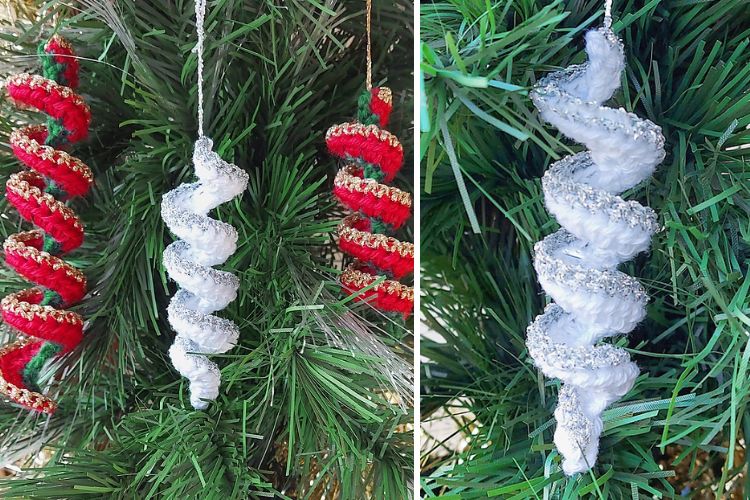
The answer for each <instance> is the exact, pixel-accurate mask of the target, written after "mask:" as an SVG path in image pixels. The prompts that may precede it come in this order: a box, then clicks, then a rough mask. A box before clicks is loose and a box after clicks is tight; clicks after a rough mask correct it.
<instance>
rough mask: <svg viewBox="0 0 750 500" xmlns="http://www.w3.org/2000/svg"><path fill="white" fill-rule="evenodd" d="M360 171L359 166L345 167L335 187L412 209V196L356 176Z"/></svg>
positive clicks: (340, 172)
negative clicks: (388, 199) (384, 198)
mask: <svg viewBox="0 0 750 500" xmlns="http://www.w3.org/2000/svg"><path fill="white" fill-rule="evenodd" d="M358 170H359V167H358V166H357V165H347V166H345V167H344V168H342V169H341V170H339V171H338V173H337V174H336V178H335V179H334V180H333V185H334V186H336V187H337V188H343V189H346V190H347V191H350V192H357V193H360V194H371V195H373V196H375V197H376V198H383V197H386V198H390V200H391V201H393V202H396V203H400V204H401V205H404V206H406V207H411V194H409V193H407V192H406V191H401V190H400V189H398V188H395V187H392V186H386V185H385V184H381V183H379V182H378V181H376V180H375V179H363V178H362V177H359V176H358V175H356V174H357V171H358Z"/></svg>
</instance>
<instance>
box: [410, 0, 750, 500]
mask: <svg viewBox="0 0 750 500" xmlns="http://www.w3.org/2000/svg"><path fill="white" fill-rule="evenodd" d="M603 3H604V2H603V1H598V0H555V1H540V0H497V1H494V2H485V1H480V0H465V1H447V2H444V1H431V2H430V1H425V2H423V3H422V6H421V30H422V33H421V41H422V64H421V69H422V72H423V74H424V78H425V82H424V83H425V89H426V100H425V107H424V110H423V119H422V122H423V123H425V118H428V119H429V127H423V129H424V130H423V133H422V142H421V144H422V147H421V151H420V153H421V157H422V176H423V186H424V187H423V189H424V190H423V192H422V222H421V224H422V226H421V227H422V230H421V234H422V241H421V244H422V266H423V281H422V293H423V298H422V314H423V316H424V321H425V323H426V324H427V325H428V326H429V327H430V328H431V329H432V330H434V332H436V333H437V334H439V336H440V337H442V338H439V337H434V336H433V337H434V339H433V340H429V339H424V340H423V341H422V352H421V354H422V355H423V356H425V357H427V358H428V359H429V360H430V362H429V363H427V364H425V365H424V366H423V370H422V385H423V387H422V390H423V393H424V396H423V397H422V400H421V404H422V415H423V419H425V420H426V421H428V422H429V421H430V420H431V419H439V418H442V417H440V415H445V413H446V411H447V412H449V413H453V414H454V416H453V417H451V418H453V419H454V420H455V421H456V424H457V430H456V432H457V433H458V434H461V435H462V436H463V437H464V438H465V440H466V441H467V442H468V444H467V445H466V447H465V448H464V449H463V450H460V451H457V450H456V449H455V447H452V446H448V445H447V440H446V439H445V438H444V437H439V438H436V439H433V440H432V441H431V442H430V446H429V447H428V449H427V450H426V451H425V452H424V454H423V457H422V462H423V480H422V485H421V486H422V488H423V492H424V494H425V495H426V496H427V497H438V496H441V497H443V498H451V499H457V498H462V499H468V498H486V497H499V498H513V499H528V498H576V497H585V496H594V497H598V498H607V499H617V498H638V497H639V496H642V497H643V498H646V497H649V498H651V497H656V498H662V497H673V496H679V495H681V494H683V495H686V496H694V497H696V498H715V497H724V496H727V497H728V496H729V495H730V494H731V495H742V490H743V488H744V490H745V491H746V492H747V491H750V489H748V488H746V487H745V485H744V484H743V483H744V482H745V481H747V479H746V476H744V475H743V472H746V470H747V469H746V468H747V464H746V460H747V459H746V455H745V454H744V446H745V439H746V433H748V432H750V420H749V419H748V408H747V404H748V394H750V387H749V384H748V380H750V378H749V377H748V359H749V358H750V349H748V325H750V320H749V319H748V316H747V313H748V309H749V308H748V298H747V296H748V288H750V277H748V273H747V267H748V256H749V255H750V254H749V252H748V250H749V247H748V243H749V242H750V217H749V211H750V205H749V204H748V202H749V201H750V190H749V189H748V182H747V181H748V176H749V175H750V169H749V168H748V165H747V163H746V155H745V152H746V149H744V145H745V144H748V143H750V133H749V132H748V130H747V126H748V124H749V123H750V94H749V93H748V89H749V88H750V87H749V85H750V51H748V50H747V48H748V44H749V43H750V40H748V37H749V36H750V4H748V3H747V2H746V1H744V0H722V1H718V0H707V1H693V0H643V1H635V0H622V1H618V0H615V2H614V13H615V16H614V17H615V23H614V30H615V31H616V32H617V33H618V34H619V36H620V37H622V39H623V41H624V43H625V52H626V57H627V69H626V72H625V74H624V75H623V88H622V90H620V91H619V92H618V93H617V94H616V96H615V99H614V101H613V105H615V106H622V107H624V108H626V109H628V110H632V111H634V112H636V113H637V114H639V115H640V116H643V117H647V118H648V119H650V120H652V121H654V122H656V123H657V124H659V125H661V127H662V129H663V132H664V134H665V136H666V139H667V158H666V160H665V161H664V163H663V164H662V165H661V166H660V167H659V168H658V170H657V172H656V175H655V177H654V178H653V179H652V180H651V181H649V182H647V183H645V184H644V185H641V186H639V187H637V188H635V189H633V190H632V191H631V192H629V193H626V196H628V197H630V198H634V199H638V200H640V201H641V202H643V203H644V204H646V205H649V206H651V207H653V208H654V209H655V210H656V211H657V213H658V214H659V218H660V221H661V222H662V224H663V225H664V229H663V230H662V231H661V232H660V233H659V234H657V235H656V237H655V238H654V241H653V245H652V250H651V252H650V253H649V254H647V255H641V256H639V257H638V258H637V259H636V260H635V261H634V262H632V263H629V264H627V265H626V266H625V267H624V269H625V271H626V272H627V273H628V274H631V275H634V276H637V277H639V279H640V280H641V281H642V283H643V284H644V285H645V286H646V288H647V290H648V293H649V295H650V296H651V298H652V300H651V303H650V305H649V308H648V318H647V319H646V320H645V321H644V322H643V323H642V324H641V325H640V326H639V327H638V328H637V329H636V330H635V331H634V332H632V333H631V334H630V335H629V337H628V338H627V339H625V338H623V339H616V342H617V343H618V344H619V345H623V346H627V347H628V348H629V350H630V352H631V354H632V355H633V357H634V359H635V361H636V362H637V363H638V365H639V366H640V367H641V369H642V376H641V377H640V378H639V379H638V381H637V383H636V386H635V388H634V389H633V390H632V391H631V392H630V393H629V394H628V395H627V396H626V397H625V398H623V400H622V401H620V402H619V403H617V404H616V405H614V406H613V407H612V408H611V409H610V410H608V411H607V412H606V413H605V424H606V427H605V431H604V434H603V438H602V441H601V451H600V456H599V461H598V464H597V465H596V467H595V468H594V469H593V470H592V471H591V473H590V474H588V475H579V476H577V477H572V478H569V479H566V478H565V477H564V476H563V474H562V472H560V470H559V466H558V465H559V456H557V454H556V452H555V451H554V446H553V443H552V432H553V422H552V421H551V416H552V410H553V408H554V406H555V403H556V400H557V397H556V393H557V390H558V388H559V382H557V381H550V380H545V379H544V378H543V377H542V375H541V374H540V373H539V372H538V371H537V370H536V369H535V368H534V367H533V365H532V363H531V361H530V359H529V358H528V355H527V353H526V350H525V346H524V337H525V329H526V326H527V325H528V324H529V322H530V321H531V320H532V319H533V318H534V316H535V315H537V314H539V313H540V312H541V311H542V309H543V307H544V304H545V302H546V299H545V297H544V295H543V293H542V291H541V289H540V288H539V286H538V284H537V282H536V278H535V275H534V272H533V269H532V266H531V250H532V246H533V244H534V243H535V242H536V241H538V240H539V239H541V238H542V237H543V236H544V235H546V234H549V233H551V232H553V231H554V230H555V229H556V228H557V227H558V226H557V224H556V223H555V222H554V220H551V218H550V216H549V215H548V214H547V212H546V210H545V208H544V206H543V202H542V196H541V190H540V182H539V178H540V177H541V175H542V173H543V172H544V170H545V169H546V168H547V167H548V166H549V164H550V163H551V162H552V161H554V160H556V159H558V158H561V157H562V156H564V155H566V154H568V153H569V152H571V151H575V150H578V149H579V148H580V146H578V145H574V144H571V143H569V142H568V141H565V140H562V139H561V137H560V136H559V135H558V133H557V131H556V130H555V129H553V128H551V127H548V126H545V125H544V124H542V123H540V121H539V118H538V117H537V114H536V112H535V110H534V108H533V105H532V104H531V102H530V100H529V98H528V96H527V90H528V89H529V88H530V87H531V86H532V85H533V83H534V82H535V81H536V80H537V79H538V78H539V77H541V76H542V75H545V74H547V73H548V72H550V71H553V70H555V69H557V68H560V67H565V66H568V65H570V64H572V63H580V62H582V61H583V59H584V57H585V55H584V53H583V50H582V49H583V34H584V32H585V31H586V30H587V29H589V28H590V27H596V26H598V25H599V24H600V23H601V20H602V8H603ZM452 150H455V161H452V160H451V153H452ZM730 450H731V451H730ZM676 471H678V472H679V477H675V475H676V474H677V472H676ZM745 494H747V493H745ZM735 498H740V496H735Z"/></svg>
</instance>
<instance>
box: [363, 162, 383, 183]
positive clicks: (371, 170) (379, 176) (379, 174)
mask: <svg viewBox="0 0 750 500" xmlns="http://www.w3.org/2000/svg"><path fill="white" fill-rule="evenodd" d="M361 163H362V170H363V171H364V176H365V178H367V179H375V180H376V181H378V182H380V181H382V180H383V179H384V178H385V174H384V173H383V171H382V170H380V167H378V166H377V165H373V164H372V163H365V162H361Z"/></svg>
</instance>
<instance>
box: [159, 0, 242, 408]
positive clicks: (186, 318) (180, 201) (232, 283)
mask: <svg viewBox="0 0 750 500" xmlns="http://www.w3.org/2000/svg"><path fill="white" fill-rule="evenodd" d="M195 11H196V21H197V22H196V27H197V31H198V43H197V45H196V52H197V54H198V135H199V137H198V140H197V141H196V142H195V147H194V151H193V165H194V167H195V175H196V176H197V177H198V181H197V182H194V183H189V184H188V183H186V184H181V185H180V186H178V187H177V188H176V189H174V190H172V191H170V192H169V193H167V194H165V195H164V198H163V199H162V205H161V214H162V218H163V219H164V223H165V224H166V225H167V227H169V229H170V230H171V231H172V233H174V235H175V236H177V238H179V239H178V240H177V241H175V242H173V243H172V244H170V245H169V246H168V247H167V248H166V249H165V250H164V267H165V268H166V270H167V273H168V274H169V277H170V278H172V279H173V280H175V281H176V282H177V284H178V285H179V286H180V290H178V291H177V293H176V294H175V295H174V297H173V298H172V300H171V301H170V303H169V308H168V318H169V323H170V324H171V325H172V328H174V330H175V331H176V332H177V336H176V337H175V340H174V343H173V344H172V347H171V348H170V349H169V356H170V358H171V360H172V364H173V365H174V366H175V368H177V371H179V372H180V374H181V375H182V376H183V377H185V378H187V379H188V381H189V382H190V404H191V405H192V406H193V408H195V409H198V410H202V409H205V408H207V407H208V402H209V401H213V400H215V399H216V398H217V397H218V395H219V386H220V385H221V373H220V370H219V367H218V365H217V364H216V363H214V362H213V361H211V360H209V359H208V357H207V356H206V355H207V354H221V353H224V352H227V351H228V350H230V349H231V348H232V347H234V345H235V344H236V343H237V339H238V338H239V329H238V328H237V325H236V324H234V323H233V322H232V321H230V320H228V319H224V318H219V317H218V316H215V315H213V314H212V313H214V312H215V311H218V310H221V309H224V308H225V307H226V306H227V305H228V304H229V303H230V302H232V301H233V300H234V299H235V298H236V297H237V290H238V288H239V286H240V281H239V279H238V278H237V276H235V275H233V274H232V273H229V272H226V271H220V270H217V269H213V266H217V265H221V264H223V263H224V262H226V260H227V259H228V258H229V257H230V256H231V255H232V254H233V253H234V252H235V250H236V249H237V230H236V229H235V228H234V227H232V226H231V225H230V224H227V223H225V222H221V221H218V220H215V219H212V218H211V217H208V215H207V214H208V212H210V211H211V210H213V209H214V208H216V207H217V206H219V205H221V204H222V203H226V202H228V201H230V200H232V199H234V198H235V197H237V196H239V195H240V194H242V192H243V191H244V190H245V188H246V187H247V182H248V174H247V173H246V172H245V171H243V170H242V169H241V168H239V167H237V166H236V165H234V164H232V163H228V162H226V161H224V160H222V159H221V157H219V155H218V154H217V153H216V152H214V151H213V142H212V141H211V139H209V138H208V137H206V136H205V135H203V44H204V39H205V34H204V31H203V23H204V19H205V12H206V2H205V0H198V1H197V2H196V5H195Z"/></svg>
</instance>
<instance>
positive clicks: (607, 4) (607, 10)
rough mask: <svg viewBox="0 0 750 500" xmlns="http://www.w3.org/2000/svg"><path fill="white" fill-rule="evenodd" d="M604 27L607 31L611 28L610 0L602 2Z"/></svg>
mask: <svg viewBox="0 0 750 500" xmlns="http://www.w3.org/2000/svg"><path fill="white" fill-rule="evenodd" d="M604 27H605V28H607V29H610V28H611V27H612V0H605V1H604Z"/></svg>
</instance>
